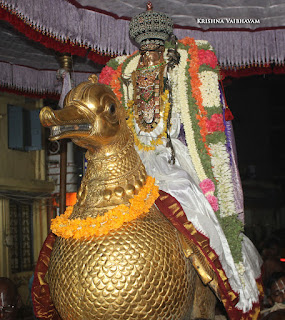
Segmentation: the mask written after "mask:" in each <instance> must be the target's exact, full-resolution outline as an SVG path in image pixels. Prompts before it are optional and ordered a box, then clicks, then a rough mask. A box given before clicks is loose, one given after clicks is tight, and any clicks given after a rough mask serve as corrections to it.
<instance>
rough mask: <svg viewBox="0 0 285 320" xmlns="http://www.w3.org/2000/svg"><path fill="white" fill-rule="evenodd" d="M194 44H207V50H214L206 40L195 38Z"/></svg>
mask: <svg viewBox="0 0 285 320" xmlns="http://www.w3.org/2000/svg"><path fill="white" fill-rule="evenodd" d="M195 43H196V45H197V46H198V47H199V46H203V45H207V46H209V50H211V51H214V49H213V47H212V46H211V45H210V44H209V42H208V41H207V40H195Z"/></svg>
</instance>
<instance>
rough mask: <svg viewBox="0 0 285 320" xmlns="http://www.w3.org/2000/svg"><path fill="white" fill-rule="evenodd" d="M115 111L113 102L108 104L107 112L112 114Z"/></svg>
mask: <svg viewBox="0 0 285 320" xmlns="http://www.w3.org/2000/svg"><path fill="white" fill-rule="evenodd" d="M115 111H116V106H115V104H114V103H111V104H110V106H109V113H110V114H114V113H115Z"/></svg>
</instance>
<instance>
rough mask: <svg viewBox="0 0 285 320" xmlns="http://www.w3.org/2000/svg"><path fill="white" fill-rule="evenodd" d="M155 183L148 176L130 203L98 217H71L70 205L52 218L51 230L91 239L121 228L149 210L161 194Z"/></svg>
mask: <svg viewBox="0 0 285 320" xmlns="http://www.w3.org/2000/svg"><path fill="white" fill-rule="evenodd" d="M154 183H155V179H154V178H152V177H150V176H148V177H147V179H146V183H145V185H144V186H143V187H142V189H141V190H140V191H139V193H138V194H137V195H135V196H134V197H133V198H132V199H130V200H129V202H130V205H128V206H127V205H125V204H121V205H119V206H117V207H115V208H114V209H111V210H109V211H108V212H106V213H104V215H102V216H101V215H98V216H97V217H96V218H91V217H87V218H86V219H69V217H70V215H71V213H72V210H73V207H69V208H68V209H67V210H66V212H65V213H64V214H62V215H60V216H58V217H56V218H55V219H52V222H51V230H52V232H53V233H54V234H56V235H57V236H60V237H62V238H66V239H68V238H73V239H89V238H91V237H94V236H95V237H100V236H102V235H105V234H107V233H109V232H110V231H111V230H114V229H118V228H120V227H121V226H122V225H123V223H125V222H129V221H132V220H134V219H136V218H138V217H139V216H140V215H142V214H143V213H147V212H149V209H150V208H151V207H152V205H153V204H154V202H155V200H156V199H157V198H158V196H159V192H158V186H155V185H154Z"/></svg>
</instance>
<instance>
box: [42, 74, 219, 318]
mask: <svg viewBox="0 0 285 320" xmlns="http://www.w3.org/2000/svg"><path fill="white" fill-rule="evenodd" d="M40 119H41V122H42V124H43V125H44V126H45V127H49V128H50V129H51V135H50V139H51V140H58V139H62V138H71V139H72V141H73V142H74V143H76V144H78V145H79V146H82V147H84V148H87V149H88V152H87V156H86V158H87V160H88V166H87V171H86V174H85V176H84V178H83V180H82V184H81V187H80V189H79V191H78V200H77V203H76V205H75V207H74V210H73V213H72V215H71V216H70V219H76V218H80V219H85V218H87V217H93V218H96V217H97V216H98V215H104V213H105V212H107V211H108V210H110V209H111V208H114V207H116V206H117V205H120V204H128V203H129V199H130V198H132V197H133V196H134V195H135V194H137V193H138V192H139V190H140V189H141V188H142V187H143V185H144V184H145V181H146V171H145V168H144V165H143V164H142V162H141V160H140V158H139V156H138V154H137V152H136V151H135V149H134V140H133V135H132V133H131V131H130V129H129V128H128V126H127V124H126V120H125V111H124V108H123V107H122V106H121V105H120V103H119V101H118V100H117V98H116V96H115V94H114V93H113V92H112V91H111V89H110V88H109V87H107V86H105V85H102V84H98V83H97V79H96V77H94V76H91V77H90V78H89V81H87V82H83V83H81V84H79V85H78V86H77V87H76V88H74V89H72V90H71V91H70V92H69V93H68V95H67V96H66V98H65V106H64V108H63V109H62V110H58V111H53V110H52V109H50V108H49V107H45V108H43V109H42V111H41V114H40ZM194 253H195V247H194V245H193V244H192V243H190V241H189V240H186V238H184V237H183V236H182V235H181V234H180V233H179V232H178V231H177V230H176V229H175V228H174V227H173V225H172V224H171V223H170V222H169V221H168V220H167V219H166V218H165V216H164V215H163V214H162V213H161V212H160V211H159V210H158V209H157V207H156V206H155V205H153V206H152V207H151V209H150V210H149V212H148V213H147V214H143V215H141V216H139V217H138V218H137V219H136V220H133V221H130V222H126V223H124V224H123V226H121V227H120V228H119V229H115V230H112V231H110V232H109V233H108V234H106V235H103V236H99V237H93V238H92V239H88V240H76V239H65V238H62V237H57V239H56V242H55V245H54V248H53V251H52V255H51V260H50V264H49V269H48V283H49V287H50V292H51V297H52V300H53V303H54V305H55V307H56V309H57V311H58V312H59V314H60V316H61V318H62V319H64V320H71V319H74V320H75V319H76V320H80V319H82V320H83V319H88V320H90V319H96V320H101V319H102V320H103V319H104V320H109V319H110V320H111V319H114V320H115V319H124V320H127V319H137V320H143V319H147V320H152V319H153V320H154V319H156V320H157V319H164V320H180V319H195V318H203V319H214V309H215V301H216V298H215V296H214V294H213V293H212V291H211V290H210V289H209V287H208V286H205V285H204V284H203V283H202V281H201V280H200V278H202V280H204V279H205V278H210V279H213V278H214V277H215V274H214V272H213V271H212V270H211V269H210V268H209V267H208V266H207V265H205V264H204V267H202V264H200V269H199V263H198V264H197V263H196V264H194V263H193V264H192V263H191V262H193V261H194V260H195V261H196V262H197V261H198V260H199V257H198V254H197V255H195V254H194ZM194 258H195V259H194ZM197 258H198V260H197ZM193 259H194V260H193ZM193 265H194V267H195V268H196V270H198V269H199V270H198V271H199V274H200V277H199V276H198V273H197V272H196V270H195V268H194V267H193ZM197 265H198V267H197ZM204 282H205V281H204ZM206 282H208V280H207V281H206Z"/></svg>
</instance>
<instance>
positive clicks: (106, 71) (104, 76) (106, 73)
mask: <svg viewBox="0 0 285 320" xmlns="http://www.w3.org/2000/svg"><path fill="white" fill-rule="evenodd" d="M114 73H115V70H114V69H113V68H111V67H109V66H105V67H104V68H103V69H102V71H101V73H100V75H99V80H98V82H99V83H102V84H107V85H110V82H111V80H112V76H113V74H114Z"/></svg>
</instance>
